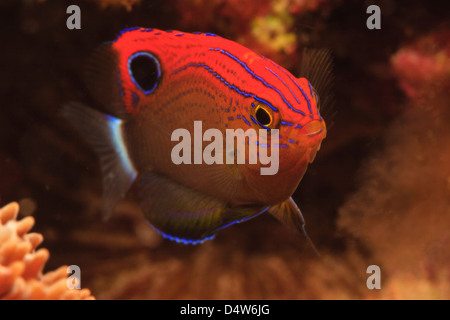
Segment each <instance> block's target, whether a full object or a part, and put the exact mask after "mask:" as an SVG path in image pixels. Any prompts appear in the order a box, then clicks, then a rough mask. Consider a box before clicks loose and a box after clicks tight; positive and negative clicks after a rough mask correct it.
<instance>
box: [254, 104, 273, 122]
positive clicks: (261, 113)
mask: <svg viewBox="0 0 450 320" xmlns="http://www.w3.org/2000/svg"><path fill="white" fill-rule="evenodd" d="M255 117H256V120H258V122H259V123H261V124H262V125H264V126H266V127H268V126H270V123H271V122H272V117H271V116H270V114H269V113H268V112H267V111H266V110H264V108H262V107H260V106H258V107H257V109H256V111H255Z"/></svg>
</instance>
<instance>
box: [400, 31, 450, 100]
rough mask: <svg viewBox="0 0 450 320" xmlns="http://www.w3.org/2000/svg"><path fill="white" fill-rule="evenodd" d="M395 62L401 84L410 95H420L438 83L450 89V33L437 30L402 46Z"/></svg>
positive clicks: (414, 96)
mask: <svg viewBox="0 0 450 320" xmlns="http://www.w3.org/2000/svg"><path fill="white" fill-rule="evenodd" d="M392 65H393V68H394V71H395V73H396V75H397V77H398V79H399V81H400V86H401V87H402V89H403V90H404V91H405V93H406V94H407V95H408V96H409V97H410V98H417V97H418V96H419V95H421V94H423V93H424V91H426V90H428V89H429V87H430V86H432V85H434V84H436V83H437V82H444V83H443V85H445V86H447V88H448V90H450V32H449V31H448V30H442V31H437V32H436V31H435V32H432V33H430V34H427V35H425V36H423V37H421V38H419V39H418V40H417V41H415V42H413V43H412V44H409V45H407V46H405V47H403V48H401V49H400V50H399V51H398V52H397V53H396V54H395V55H394V56H393V57H392Z"/></svg>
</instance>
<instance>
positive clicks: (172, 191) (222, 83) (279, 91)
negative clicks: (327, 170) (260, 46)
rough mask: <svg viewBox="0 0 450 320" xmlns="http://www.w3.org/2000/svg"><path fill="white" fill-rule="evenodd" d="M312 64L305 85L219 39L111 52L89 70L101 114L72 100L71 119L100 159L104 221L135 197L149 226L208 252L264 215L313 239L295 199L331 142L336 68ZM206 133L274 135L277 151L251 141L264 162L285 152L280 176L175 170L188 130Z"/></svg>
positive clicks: (174, 38) (231, 169)
mask: <svg viewBox="0 0 450 320" xmlns="http://www.w3.org/2000/svg"><path fill="white" fill-rule="evenodd" d="M302 61H303V62H302V64H301V68H300V75H301V77H299V78H297V77H295V76H293V75H292V74H291V73H290V72H289V71H288V70H286V69H284V68H283V67H281V66H279V65H278V64H276V63H275V62H273V61H272V60H270V59H268V58H266V57H264V56H262V55H260V54H258V53H256V52H254V51H252V50H250V49H248V48H246V47H244V46H242V45H240V44H238V43H236V42H234V41H231V40H227V39H225V38H223V37H220V36H218V35H215V34H212V33H186V32H181V31H172V30H169V31H163V30H159V29H154V28H142V27H133V28H127V29H124V30H122V31H121V32H120V33H119V34H118V36H117V37H116V39H114V40H113V41H110V42H106V43H104V44H102V45H100V47H99V48H98V49H97V50H95V52H94V53H93V54H92V58H91V59H90V61H89V63H88V64H87V67H86V71H85V76H86V83H87V88H88V89H89V92H90V95H91V98H92V99H91V100H92V101H93V102H92V103H93V106H88V105H86V104H85V103H82V102H77V101H71V102H68V103H66V104H65V105H64V106H63V108H62V114H63V116H64V117H65V118H66V119H67V120H68V121H69V122H70V123H71V124H72V125H73V126H74V127H75V128H76V129H77V131H78V132H80V134H81V135H82V136H84V138H85V139H86V140H87V141H88V143H89V144H90V145H91V146H92V148H93V149H94V150H95V152H96V154H97V155H98V158H99V162H100V165H101V170H102V177H103V195H102V209H101V210H102V213H103V216H104V217H106V218H108V217H110V216H111V214H112V213H113V212H114V208H115V206H116V205H117V203H118V202H119V201H120V200H121V199H123V198H124V197H125V196H126V194H127V192H128V191H129V190H130V188H131V187H132V186H136V187H135V188H134V187H133V189H136V191H137V196H138V197H137V198H138V199H139V205H140V208H141V209H142V211H143V213H144V215H145V217H146V219H147V220H148V222H149V223H150V225H151V226H152V227H153V228H154V229H155V230H156V231H157V232H159V233H160V234H161V235H162V236H163V237H164V238H167V239H170V240H173V241H176V242H179V243H184V244H198V243H202V242H204V241H206V240H209V239H212V238H214V236H215V235H216V233H217V232H218V231H219V230H222V229H224V228H226V227H229V226H231V225H233V224H235V223H241V222H244V221H247V220H250V219H252V218H254V217H256V216H258V215H260V214H262V213H264V212H268V213H269V214H271V215H273V216H274V217H275V218H277V219H278V220H279V221H281V222H282V223H283V224H285V225H286V226H287V227H288V228H289V229H292V230H294V231H295V232H302V233H304V235H305V236H307V234H306V231H305V221H304V218H303V215H302V213H301V211H300V209H299V208H298V206H297V205H296V203H295V202H294V200H293V199H292V194H293V193H294V191H295V190H296V189H297V187H298V185H299V183H300V181H301V179H302V177H303V175H304V174H305V172H306V169H307V167H308V165H309V163H311V162H312V161H313V160H314V158H315V156H316V153H317V151H318V150H319V149H320V146H321V143H322V141H323V139H324V138H325V137H326V134H327V127H326V124H325V120H324V119H323V117H322V115H321V108H322V107H323V106H324V105H326V104H328V100H329V99H328V98H326V97H325V96H322V97H321V95H322V92H324V93H325V95H326V96H328V95H329V92H331V90H330V87H331V83H332V81H331V79H332V75H333V72H332V65H333V62H332V55H331V53H330V52H329V50H324V49H319V50H312V49H309V50H305V51H304V54H303V60H302ZM305 76H307V77H308V78H305ZM195 122H197V123H198V122H201V125H202V129H203V130H205V131H204V132H205V133H206V132H207V131H206V130H209V129H214V130H216V131H214V132H220V133H223V135H224V136H225V135H226V132H227V130H239V129H241V130H242V131H245V132H247V131H246V130H249V129H254V130H255V132H260V133H262V132H265V133H267V136H268V138H267V139H268V140H267V141H266V143H263V142H262V141H260V140H258V139H259V138H260V137H261V136H260V137H256V140H252V141H253V142H255V143H256V144H258V146H259V148H260V149H259V151H258V152H260V151H261V150H263V149H262V148H264V147H268V146H269V144H271V143H272V141H278V144H277V147H278V148H276V150H277V152H278V158H277V159H276V161H277V162H278V163H277V166H278V167H277V172H276V173H275V174H267V175H264V174H261V170H260V169H261V168H262V167H264V164H262V163H254V162H251V161H250V159H249V156H250V151H249V152H246V153H245V156H244V158H245V161H244V162H242V161H241V162H234V163H225V162H222V161H217V162H214V163H204V162H202V163H195V161H194V163H192V162H190V163H189V161H187V162H184V163H174V161H173V159H172V156H173V152H174V148H175V147H176V146H177V140H175V141H174V139H173V133H174V132H175V130H177V129H180V128H182V129H183V130H185V131H183V132H188V133H189V134H192V135H194V136H195V134H196V132H195V127H194V123H195ZM204 137H205V136H203V138H204ZM247 138H248V139H249V142H247V145H249V146H250V144H251V143H250V137H247ZM193 140H195V141H191V142H190V143H191V145H192V149H190V150H188V151H183V152H187V153H189V152H190V153H191V154H194V153H195V152H196V151H195V150H194V149H195V148H196V147H197V149H198V145H197V146H194V144H195V143H200V145H201V147H203V144H204V142H205V139H203V141H200V142H199V141H198V139H197V138H194V139H193ZM210 141H212V139H210ZM246 141H247V140H246ZM216 142H217V141H216ZM253 142H252V143H253ZM178 143H180V140H178ZM188 143H189V142H188ZM211 143H212V142H211ZM220 143H222V142H218V144H219V145H220ZM223 143H225V142H223ZM216 145H217V144H216ZM273 145H274V144H272V146H273ZM232 148H233V147H232ZM234 148H236V145H235V146H234ZM217 150H219V149H217ZM217 150H216V152H218V154H216V156H218V158H219V159H220V158H221V157H224V158H225V157H226V154H225V153H226V152H222V153H220V152H219V151H217ZM224 150H225V149H224ZM227 150H228V149H227ZM231 151H232V152H234V156H236V151H237V150H236V149H231ZM272 153H273V152H272ZM258 155H259V153H258ZM307 239H308V241H310V239H309V237H308V236H307Z"/></svg>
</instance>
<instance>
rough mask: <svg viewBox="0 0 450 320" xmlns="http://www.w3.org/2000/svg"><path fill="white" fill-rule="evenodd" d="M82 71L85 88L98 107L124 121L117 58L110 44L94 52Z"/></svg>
mask: <svg viewBox="0 0 450 320" xmlns="http://www.w3.org/2000/svg"><path fill="white" fill-rule="evenodd" d="M84 71H85V72H84V76H85V79H86V84H87V87H88V88H89V90H90V92H91V94H92V96H93V97H94V99H95V101H96V102H97V103H98V104H99V105H100V107H101V108H102V109H103V110H104V111H105V112H106V113H108V114H110V115H113V116H115V117H117V118H121V119H126V118H127V117H128V114H127V112H126V109H125V106H124V103H123V101H122V98H121V97H122V95H123V92H124V88H123V87H122V83H121V79H120V73H119V57H118V55H117V52H116V51H115V50H114V49H113V48H112V46H111V44H110V43H104V44H102V45H100V46H99V47H98V48H97V49H96V50H95V51H94V53H93V54H92V56H91V58H90V59H89V61H88V63H87V65H86V68H85V70H84Z"/></svg>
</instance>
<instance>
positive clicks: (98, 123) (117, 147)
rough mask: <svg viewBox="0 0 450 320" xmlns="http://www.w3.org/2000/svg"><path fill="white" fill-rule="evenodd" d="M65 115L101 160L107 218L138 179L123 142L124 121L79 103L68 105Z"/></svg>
mask: <svg viewBox="0 0 450 320" xmlns="http://www.w3.org/2000/svg"><path fill="white" fill-rule="evenodd" d="M62 114H63V116H64V117H65V118H66V119H67V120H69V121H70V123H71V124H72V125H73V126H74V127H75V128H76V129H78V131H79V132H80V133H81V135H82V136H83V137H84V138H85V139H86V140H87V141H88V142H89V144H90V145H91V146H92V147H93V149H94V150H95V152H96V153H97V155H98V157H99V160H100V166H101V170H102V174H103V203H102V214H103V217H104V218H105V219H107V218H109V217H110V216H111V214H112V212H113V210H114V208H115V206H116V204H117V203H118V202H119V201H120V200H121V199H122V198H123V197H124V196H125V194H126V193H127V191H128V189H129V188H130V186H131V184H132V183H133V181H134V180H135V178H136V176H137V173H136V170H135V168H134V167H133V164H132V162H131V160H130V158H129V156H128V151H127V148H126V145H125V143H124V140H123V135H122V123H123V120H121V119H117V118H115V117H112V116H109V115H106V114H103V113H101V112H99V111H97V110H93V109H91V108H89V107H87V106H85V105H83V104H81V103H79V102H69V103H68V104H66V105H64V106H63V109H62Z"/></svg>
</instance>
